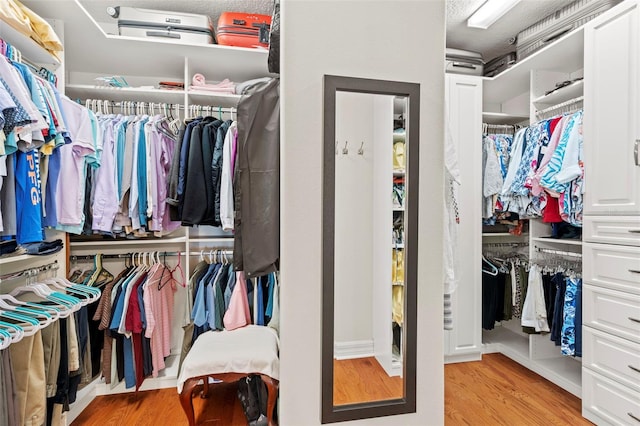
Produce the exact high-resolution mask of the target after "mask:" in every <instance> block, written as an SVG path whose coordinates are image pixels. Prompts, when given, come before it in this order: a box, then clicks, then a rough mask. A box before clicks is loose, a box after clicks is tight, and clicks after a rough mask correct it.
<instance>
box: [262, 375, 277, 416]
mask: <svg viewBox="0 0 640 426" xmlns="http://www.w3.org/2000/svg"><path fill="white" fill-rule="evenodd" d="M260 376H261V377H262V381H263V382H265V383H266V385H267V395H268V396H267V421H268V424H269V425H273V424H275V423H274V422H273V410H274V409H275V408H276V397H277V396H278V385H277V381H276V380H274V379H272V378H271V377H269V376H266V375H264V374H261V375H260Z"/></svg>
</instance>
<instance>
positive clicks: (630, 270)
mask: <svg viewBox="0 0 640 426" xmlns="http://www.w3.org/2000/svg"><path fill="white" fill-rule="evenodd" d="M629 272H631V273H632V274H640V269H629Z"/></svg>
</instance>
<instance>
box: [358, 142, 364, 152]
mask: <svg viewBox="0 0 640 426" xmlns="http://www.w3.org/2000/svg"><path fill="white" fill-rule="evenodd" d="M363 147H364V141H362V143H361V144H360V149H358V155H364V149H363Z"/></svg>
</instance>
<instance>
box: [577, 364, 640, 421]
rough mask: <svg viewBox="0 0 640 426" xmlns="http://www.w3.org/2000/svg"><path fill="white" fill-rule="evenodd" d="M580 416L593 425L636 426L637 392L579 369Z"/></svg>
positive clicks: (639, 403)
mask: <svg viewBox="0 0 640 426" xmlns="http://www.w3.org/2000/svg"><path fill="white" fill-rule="evenodd" d="M590 414H591V415H590ZM582 415H583V416H585V417H586V418H588V419H589V420H591V421H594V422H595V423H596V424H612V425H620V424H623V425H636V424H638V425H640V392H635V391H633V390H632V389H630V388H628V387H626V386H623V385H621V384H619V383H616V382H615V381H613V380H611V379H609V378H607V377H604V376H601V375H599V374H597V373H594V372H592V371H591V370H589V369H588V368H585V367H583V368H582ZM594 416H595V418H594Z"/></svg>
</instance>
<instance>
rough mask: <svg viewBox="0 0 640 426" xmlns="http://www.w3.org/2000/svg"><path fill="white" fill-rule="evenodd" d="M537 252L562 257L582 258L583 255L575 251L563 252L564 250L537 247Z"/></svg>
mask: <svg viewBox="0 0 640 426" xmlns="http://www.w3.org/2000/svg"><path fill="white" fill-rule="evenodd" d="M536 251H537V252H539V253H549V254H558V255H560V256H569V257H580V258H581V257H582V253H576V252H574V251H563V250H555V249H549V248H544V247H537V246H536Z"/></svg>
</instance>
